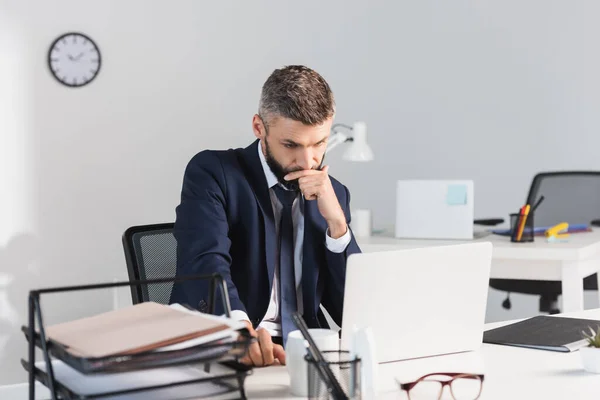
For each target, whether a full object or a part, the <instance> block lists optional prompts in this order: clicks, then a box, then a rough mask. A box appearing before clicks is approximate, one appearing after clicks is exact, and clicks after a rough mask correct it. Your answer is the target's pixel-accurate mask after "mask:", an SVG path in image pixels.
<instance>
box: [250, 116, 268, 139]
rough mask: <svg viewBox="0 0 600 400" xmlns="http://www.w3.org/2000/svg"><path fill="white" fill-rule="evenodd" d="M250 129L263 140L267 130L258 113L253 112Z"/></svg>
mask: <svg viewBox="0 0 600 400" xmlns="http://www.w3.org/2000/svg"><path fill="white" fill-rule="evenodd" d="M252 131H253V132H254V136H256V137H257V138H258V139H261V140H263V139H264V138H265V136H266V133H267V131H266V129H265V126H264V124H263V122H262V120H261V119H260V117H259V116H258V114H254V117H252Z"/></svg>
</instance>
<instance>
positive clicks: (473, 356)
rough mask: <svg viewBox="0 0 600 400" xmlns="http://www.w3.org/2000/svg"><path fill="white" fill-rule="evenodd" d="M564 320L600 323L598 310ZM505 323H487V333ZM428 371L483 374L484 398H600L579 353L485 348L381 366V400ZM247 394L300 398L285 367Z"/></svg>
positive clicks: (259, 371)
mask: <svg viewBox="0 0 600 400" xmlns="http://www.w3.org/2000/svg"><path fill="white" fill-rule="evenodd" d="M561 315H563V314H561ZM565 316H572V317H577V318H588V319H599V320H600V309H594V310H588V311H583V312H579V313H570V314H568V315H565ZM506 323H508V322H501V323H493V324H487V325H486V329H491V328H495V327H498V326H501V325H503V324H506ZM430 372H475V373H484V374H485V379H484V384H483V392H482V396H481V399H483V400H485V399H502V400H506V399H545V400H551V399H557V400H564V399H597V398H598V395H599V393H600V375H598V374H592V373H589V372H586V371H584V370H583V367H582V366H581V362H580V355H579V352H577V351H576V352H573V353H557V352H550V351H544V350H530V349H521V348H517V347H508V346H497V345H489V344H484V345H483V346H482V347H481V349H480V350H478V351H476V352H469V353H462V354H454V355H448V356H439V357H428V358H424V359H419V360H411V361H403V362H396V363H387V364H380V366H379V379H380V381H379V383H380V391H379V396H378V399H379V398H380V399H406V398H407V397H406V393H405V392H404V393H402V392H401V391H400V389H399V387H398V385H397V384H396V381H395V380H396V379H397V378H398V379H401V380H403V381H404V380H406V381H409V380H411V379H416V378H418V377H419V376H422V375H424V374H425V373H430ZM446 390H448V389H446ZM246 391H247V394H248V397H249V398H251V399H252V398H256V399H259V398H260V399H298V398H297V397H292V396H291V395H290V394H289V376H288V373H287V369H286V367H284V366H276V367H267V368H256V369H254V371H253V374H252V375H251V376H249V377H248V379H247V380H246ZM448 395H449V393H447V392H445V393H444V397H443V398H444V399H445V398H451V397H448Z"/></svg>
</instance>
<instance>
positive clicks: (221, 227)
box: [171, 151, 246, 314]
mask: <svg viewBox="0 0 600 400" xmlns="http://www.w3.org/2000/svg"><path fill="white" fill-rule="evenodd" d="M226 204H227V202H226V184H225V174H224V172H223V167H222V165H221V162H220V160H219V158H218V157H217V155H215V154H214V153H211V152H208V151H206V152H201V153H199V154H198V155H196V156H195V157H194V158H193V159H192V161H190V163H189V164H188V166H187V168H186V171H185V174H184V179H183V187H182V191H181V202H180V204H179V206H178V207H177V209H176V220H175V229H174V233H175V238H176V239H177V276H188V275H196V274H202V275H204V274H206V275H210V274H213V273H218V274H220V275H221V276H222V277H223V279H224V280H225V282H226V283H227V290H228V292H229V301H230V303H231V309H232V310H242V311H244V312H245V311H246V308H245V307H244V305H243V304H242V302H241V301H240V299H239V296H238V291H237V289H236V287H235V285H234V284H233V282H232V280H231V271H230V266H231V255H230V247H231V241H230V239H229V236H228V233H229V225H228V221H227V213H226ZM209 291H210V284H209V281H205V280H202V281H199V280H191V281H185V282H180V283H177V287H176V288H175V290H174V293H177V296H172V300H171V301H172V302H180V303H186V304H188V305H190V306H191V307H193V308H196V309H199V310H200V311H203V312H208V302H209ZM220 296H221V293H220V291H219V292H218V295H217V297H216V298H215V301H216V305H217V308H216V311H217V314H222V313H223V312H224V310H223V307H222V303H221V298H220ZM173 300H175V301H173Z"/></svg>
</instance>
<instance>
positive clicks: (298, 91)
mask: <svg viewBox="0 0 600 400" xmlns="http://www.w3.org/2000/svg"><path fill="white" fill-rule="evenodd" d="M334 113H335V100H334V98H333V92H332V91H331V89H330V87H329V84H328V83H327V82H326V81H325V79H323V77H322V76H321V75H319V74H318V73H317V72H315V71H313V70H312V69H310V68H308V67H305V66H302V65H289V66H286V67H284V68H281V69H276V70H275V71H273V73H272V74H271V76H269V78H268V79H267V80H266V81H265V83H264V85H263V87H262V93H261V96H260V104H259V107H258V115H260V117H261V118H262V119H263V122H264V123H265V124H268V123H269V122H270V121H272V119H275V118H277V117H283V118H289V119H292V120H294V121H299V122H302V123H303V124H305V125H319V124H321V123H323V122H324V121H325V120H327V119H328V118H330V117H332V116H333V115H334Z"/></svg>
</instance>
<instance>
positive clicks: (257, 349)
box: [240, 321, 285, 367]
mask: <svg viewBox="0 0 600 400" xmlns="http://www.w3.org/2000/svg"><path fill="white" fill-rule="evenodd" d="M244 322H245V323H246V328H248V331H249V332H250V335H252V336H253V337H255V338H258V341H256V342H254V343H252V344H251V345H250V347H249V348H248V354H246V355H245V356H244V357H243V358H242V359H241V360H240V362H241V363H242V364H246V365H252V366H255V367H266V366H268V365H273V364H281V365H285V351H284V350H283V347H282V346H280V345H278V344H275V343H273V340H272V339H271V334H269V332H268V331H267V330H266V329H259V330H258V331H256V330H254V328H253V327H252V324H251V323H250V322H249V321H244Z"/></svg>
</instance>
